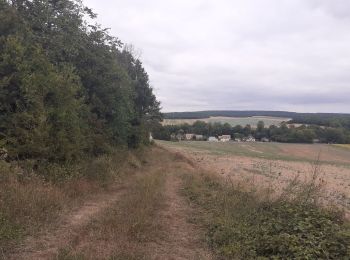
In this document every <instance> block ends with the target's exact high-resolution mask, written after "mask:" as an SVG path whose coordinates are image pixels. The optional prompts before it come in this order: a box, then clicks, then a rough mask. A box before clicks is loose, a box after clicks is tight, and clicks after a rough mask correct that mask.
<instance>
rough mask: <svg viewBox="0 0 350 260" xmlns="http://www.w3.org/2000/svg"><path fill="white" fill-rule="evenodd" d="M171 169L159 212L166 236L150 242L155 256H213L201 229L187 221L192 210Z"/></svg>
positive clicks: (192, 258) (188, 258) (192, 259)
mask: <svg viewBox="0 0 350 260" xmlns="http://www.w3.org/2000/svg"><path fill="white" fill-rule="evenodd" d="M175 174H176V173H172V172H171V171H170V172H169V173H167V180H166V183H165V194H166V207H165V209H164V210H163V212H161V213H160V216H159V218H160V221H161V222H162V224H163V226H164V228H165V232H166V235H165V239H163V240H162V241H159V242H157V243H154V244H153V245H150V248H149V249H150V250H152V251H153V254H152V255H153V257H152V259H159V260H161V259H173V260H180V259H183V260H185V259H186V260H195V259H201V260H202V259H204V260H205V259H213V257H212V255H211V253H210V251H209V250H208V249H207V248H206V246H205V242H204V241H201V237H202V234H203V233H202V230H200V228H199V227H198V226H196V225H195V224H191V223H189V222H188V219H189V217H190V216H191V214H193V212H192V211H193V210H192V209H191V208H190V207H189V205H188V203H187V201H186V199H185V198H184V197H182V196H181V195H180V194H179V190H180V188H181V183H182V181H181V179H180V177H178V176H176V175H175Z"/></svg>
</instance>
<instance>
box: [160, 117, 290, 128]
mask: <svg viewBox="0 0 350 260" xmlns="http://www.w3.org/2000/svg"><path fill="white" fill-rule="evenodd" d="M198 120H200V121H204V122H206V123H222V124H224V123H228V124H230V125H232V126H235V125H242V126H245V125H248V124H249V125H251V126H252V127H253V128H255V127H256V125H257V124H258V122H259V121H263V122H264V123H265V125H266V126H270V125H276V126H278V125H280V124H281V123H282V122H288V121H289V120H291V118H284V117H269V116H252V117H222V116H220V117H208V118H203V119H164V121H163V125H180V124H184V123H188V124H193V123H194V122H196V121H198Z"/></svg>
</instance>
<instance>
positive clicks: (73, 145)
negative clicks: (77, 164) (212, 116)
mask: <svg viewBox="0 0 350 260" xmlns="http://www.w3.org/2000/svg"><path fill="white" fill-rule="evenodd" d="M0 7H1V8H0V146H1V147H4V148H5V149H6V150H7V151H8V153H9V158H10V159H12V160H14V159H21V160H22V159H34V160H37V161H38V162H39V163H42V162H55V163H61V162H74V161H76V160H79V159H80V158H82V157H83V156H84V155H99V154H103V153H108V152H110V151H111V150H113V147H126V146H129V147H133V148H134V147H138V146H139V145H141V144H146V143H147V142H148V140H149V132H150V129H152V127H153V125H154V124H155V123H157V122H158V121H159V119H160V113H159V102H158V101H157V100H156V98H155V96H154V94H153V90H152V87H151V86H150V84H149V80H148V75H147V73H146V71H145V70H144V68H143V67H142V63H141V61H140V60H138V59H137V58H135V57H134V56H133V54H132V52H131V50H128V49H127V48H124V49H123V48H122V43H121V42H120V40H119V39H117V38H115V37H113V36H110V35H109V34H108V30H106V29H104V28H101V27H100V26H99V25H90V24H88V23H87V22H86V21H84V17H85V16H90V18H91V19H94V18H95V17H96V15H95V14H94V13H93V12H92V11H91V10H90V9H89V8H86V7H85V6H84V5H83V4H82V3H81V1H75V0H59V1H29V0H24V1H11V2H8V1H4V0H1V1H0Z"/></svg>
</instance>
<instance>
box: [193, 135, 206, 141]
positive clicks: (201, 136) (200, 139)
mask: <svg viewBox="0 0 350 260" xmlns="http://www.w3.org/2000/svg"><path fill="white" fill-rule="evenodd" d="M194 137H195V139H196V140H197V141H202V140H203V139H204V136H203V135H195V136H194Z"/></svg>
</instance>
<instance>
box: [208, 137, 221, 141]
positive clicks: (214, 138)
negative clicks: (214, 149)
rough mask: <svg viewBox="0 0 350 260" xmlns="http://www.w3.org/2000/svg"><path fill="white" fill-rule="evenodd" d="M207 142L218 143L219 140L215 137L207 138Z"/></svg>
mask: <svg viewBox="0 0 350 260" xmlns="http://www.w3.org/2000/svg"><path fill="white" fill-rule="evenodd" d="M208 141H209V142H219V140H218V139H217V138H216V137H215V136H209V138H208Z"/></svg>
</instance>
